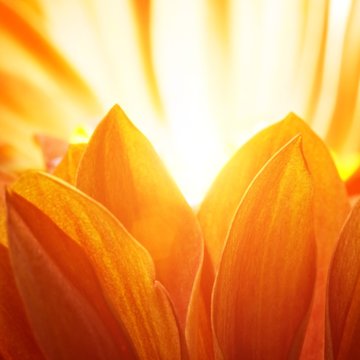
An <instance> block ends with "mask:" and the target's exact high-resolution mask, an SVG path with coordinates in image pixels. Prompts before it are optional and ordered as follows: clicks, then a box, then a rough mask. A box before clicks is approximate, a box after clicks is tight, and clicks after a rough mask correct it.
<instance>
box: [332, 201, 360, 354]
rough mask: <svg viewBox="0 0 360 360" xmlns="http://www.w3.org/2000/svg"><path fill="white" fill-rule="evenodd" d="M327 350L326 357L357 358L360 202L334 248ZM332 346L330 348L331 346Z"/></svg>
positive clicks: (359, 319) (358, 336)
mask: <svg viewBox="0 0 360 360" xmlns="http://www.w3.org/2000/svg"><path fill="white" fill-rule="evenodd" d="M327 313H328V326H327V329H329V333H327V337H326V350H327V352H328V354H327V355H328V357H327V358H329V359H332V357H331V351H333V359H359V358H360V347H359V344H360V202H358V203H357V204H356V205H355V207H354V209H353V211H352V213H351V215H350V218H349V219H348V221H347V223H346V225H345V227H344V229H343V231H342V233H341V235H340V239H339V242H338V246H337V249H336V251H335V254H334V257H333V261H332V265H331V269H330V275H329V287H328V311H327ZM331 347H332V349H331Z"/></svg>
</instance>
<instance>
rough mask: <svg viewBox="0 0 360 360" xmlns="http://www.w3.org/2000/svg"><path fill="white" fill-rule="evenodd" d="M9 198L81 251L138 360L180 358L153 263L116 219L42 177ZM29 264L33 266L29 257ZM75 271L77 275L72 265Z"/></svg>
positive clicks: (32, 176)
mask: <svg viewBox="0 0 360 360" xmlns="http://www.w3.org/2000/svg"><path fill="white" fill-rule="evenodd" d="M12 194H13V195H12V197H11V201H12V202H15V201H16V202H17V203H18V206H17V208H16V209H17V211H20V210H19V209H24V208H25V207H24V205H23V204H20V199H21V198H23V201H24V200H27V201H28V202H29V203H30V204H31V206H32V207H33V208H37V209H39V210H40V211H41V212H43V213H44V215H46V216H47V217H48V218H49V219H50V220H51V221H52V222H53V223H54V224H55V225H56V226H57V227H58V228H59V229H60V230H61V231H62V232H64V233H65V234H66V236H67V237H68V238H70V239H72V240H73V241H74V242H75V243H76V244H77V245H78V246H79V247H81V248H82V250H83V251H84V253H85V255H86V257H87V258H88V261H89V263H90V264H91V266H92V268H93V270H94V274H95V276H96V278H97V279H98V282H99V287H100V289H101V291H102V293H103V296H104V298H105V299H106V302H107V304H108V305H109V308H111V309H112V311H113V313H114V315H115V317H116V318H117V320H118V321H119V323H120V324H121V326H122V328H123V331H124V332H125V333H126V334H128V336H129V339H131V341H132V343H133V345H134V349H136V352H137V355H138V357H139V358H141V359H158V358H159V359H160V358H161V359H167V358H169V357H170V358H174V359H178V358H180V352H181V349H180V341H179V333H178V328H177V325H176V321H175V318H174V315H173V311H172V309H171V305H170V303H169V301H168V299H167V296H166V294H165V293H164V291H163V290H162V288H161V286H158V285H156V282H155V283H154V268H153V263H152V260H151V258H150V256H149V254H148V253H147V251H146V250H145V249H144V248H143V247H142V246H141V245H139V244H138V243H137V242H136V241H134V239H133V238H132V237H131V236H130V235H129V234H128V232H127V231H126V230H125V229H124V228H123V227H122V226H121V224H120V223H119V222H118V221H117V219H115V218H114V217H113V216H112V215H111V214H110V213H109V212H108V211H107V210H106V209H105V208H103V207H102V206H101V205H99V204H98V203H96V202H94V201H92V200H91V199H89V198H88V197H87V196H85V195H83V194H81V193H80V192H78V191H77V190H76V189H75V188H72V187H70V186H69V185H67V184H66V183H64V182H60V181H59V180H57V179H56V178H54V177H51V176H48V175H46V174H40V173H29V174H27V175H25V176H23V177H22V178H20V179H19V180H18V181H17V182H16V183H15V184H14V186H13V187H12ZM21 217H22V218H23V219H24V220H25V221H26V222H27V224H28V226H32V227H34V226H35V225H34V219H33V218H31V217H30V212H29V211H28V210H25V211H22V213H21ZM28 217H29V219H28ZM28 220H31V221H29V222H28ZM37 226H38V227H37V232H36V236H41V231H42V225H41V223H38V225H37ZM33 231H34V230H33ZM15 240H16V239H15ZM16 244H18V246H19V247H20V248H19V249H18V250H16V252H15V251H14V254H15V256H16V254H17V253H19V252H20V250H21V243H20V242H16ZM54 251H56V249H54ZM23 252H25V251H23ZM23 252H21V253H23ZM54 258H56V259H58V260H59V259H60V256H59V255H58V254H56V255H54ZM27 259H28V260H27V261H29V262H31V261H32V259H33V256H28V257H27ZM63 263H64V259H63ZM71 263H72V262H71ZM65 265H66V264H65ZM73 266H74V267H75V270H76V264H73ZM75 270H73V275H72V276H74V271H75ZM61 275H62V276H64V273H63V272H62V273H61ZM44 276H45V275H44ZM45 285H46V286H47V285H48V284H47V283H46V284H45ZM29 292H30V290H29ZM35 298H36V299H37V297H35ZM75 304H76V303H75ZM95 344H96V343H95ZM170 354H171V356H170Z"/></svg>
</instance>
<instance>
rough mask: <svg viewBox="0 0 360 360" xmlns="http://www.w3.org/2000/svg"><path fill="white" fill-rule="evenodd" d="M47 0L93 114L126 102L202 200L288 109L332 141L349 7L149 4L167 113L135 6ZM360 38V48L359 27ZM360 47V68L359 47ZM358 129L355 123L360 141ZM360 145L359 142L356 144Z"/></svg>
mask: <svg viewBox="0 0 360 360" xmlns="http://www.w3.org/2000/svg"><path fill="white" fill-rule="evenodd" d="M42 2H43V4H44V5H45V10H46V15H47V17H48V19H49V21H48V27H49V30H50V33H51V34H52V37H53V40H54V42H55V43H56V44H58V46H59V48H60V49H61V51H62V52H63V53H64V54H65V55H66V57H67V58H69V59H70V60H71V62H72V63H73V64H74V65H75V66H76V68H77V69H78V71H79V73H80V74H82V75H83V77H84V78H85V79H86V80H87V81H88V82H89V84H90V85H91V87H92V88H93V89H94V92H95V93H96V95H97V96H98V97H99V99H100V100H101V102H102V105H103V112H102V114H100V113H96V114H93V118H97V119H99V118H100V116H102V115H103V114H104V113H105V112H106V111H108V110H109V108H110V107H111V106H112V105H113V104H114V103H115V102H117V103H119V104H120V106H122V107H123V108H124V110H125V112H126V113H127V114H128V116H129V118H130V119H131V120H132V121H133V122H134V123H135V124H136V125H137V126H138V127H139V128H140V129H141V130H142V131H143V132H144V133H145V135H146V136H148V137H149V139H150V140H151V141H152V143H153V144H154V145H155V147H156V149H157V150H158V152H159V153H160V155H161V156H162V158H163V159H164V161H165V163H166V165H167V167H168V168H169V169H170V171H171V173H172V174H173V176H174V177H175V179H176V181H177V182H178V184H179V185H180V187H181V189H182V191H183V192H184V194H185V195H186V197H187V198H188V200H189V201H190V202H191V203H192V204H197V203H199V201H200V200H201V199H202V197H203V196H204V193H205V192H206V190H207V188H208V187H209V185H210V183H211V181H212V180H213V178H214V176H215V175H216V174H217V173H218V171H219V169H220V167H221V166H222V165H223V164H224V163H225V162H226V160H227V159H228V158H229V157H230V156H231V154H232V153H233V152H234V151H235V150H236V149H237V148H238V147H239V146H240V145H241V144H242V143H243V142H244V141H245V140H246V139H248V138H249V136H250V135H251V134H253V133H254V132H255V130H259V129H260V128H261V127H264V126H267V125H269V124H271V123H272V122H274V121H277V120H280V119H281V118H283V117H284V116H286V114H287V113H289V112H290V111H293V112H296V113H297V114H298V115H300V116H302V117H304V118H305V119H306V120H308V121H309V123H311V124H312V125H313V126H314V128H315V130H316V131H317V132H318V133H319V134H320V135H322V136H325V135H326V133H327V130H328V127H329V119H331V115H332V113H333V110H334V104H335V103H336V98H337V96H338V84H339V79H340V76H341V74H340V72H341V61H342V53H343V50H344V49H343V47H344V36H345V34H346V32H345V30H346V26H347V21H348V18H349V12H350V10H351V6H352V2H351V0H331V1H328V0H317V1H313V2H311V1H288V0H257V1H248V0H229V1H228V2H227V3H228V9H227V13H223V14H222V15H220V14H218V12H217V10H216V8H215V5H214V4H215V2H211V1H206V0H200V1H193V0H171V1H169V0H153V1H151V6H152V8H151V21H150V24H151V28H149V29H147V31H148V35H149V42H150V43H149V48H150V49H151V56H152V61H153V66H154V68H153V71H154V75H155V78H156V82H157V86H158V90H159V95H160V98H161V102H162V106H163V112H162V113H161V112H159V111H157V110H158V109H156V105H155V104H154V103H153V96H152V95H153V94H152V93H151V87H150V86H149V84H148V83H147V79H148V77H147V75H148V74H147V72H146V71H147V70H146V68H145V67H144V64H143V59H142V52H141V48H140V43H139V36H138V35H139V32H138V30H139V28H141V27H143V26H144V24H142V23H139V22H138V20H137V19H136V16H135V11H134V4H135V2H133V1H131V0H103V1H91V2H86V1H85V0H82V1H79V2H74V1H70V0H62V1H52V0H42ZM85 4H86V5H85ZM327 4H329V6H330V8H329V9H330V14H329V18H326V11H325V9H326V6H327ZM217 6H220V7H221V6H223V5H222V4H221V2H219V3H217ZM358 8H359V7H358ZM224 14H225V15H224ZM220 16H225V18H226V16H227V18H226V19H227V20H226V21H227V22H226V23H225V24H224V23H221V21H220V20H219V18H220ZM218 17H219V18H218ZM359 23H360V22H359ZM326 24H327V26H325V25H326ZM224 26H225V27H226V26H227V29H224ZM221 27H223V28H221ZM224 34H225V35H224ZM226 34H227V35H226ZM352 36H353V39H354V42H356V41H357V39H358V31H354V34H352ZM354 51H355V53H354V61H355V60H356V59H357V56H358V55H357V54H358V52H359V46H355V50H354ZM349 56H350V55H349ZM359 103H360V98H359V99H358V101H357V104H359ZM359 108H360V105H358V106H357V108H356V110H355V114H358V113H359V111H360V110H359ZM354 118H355V115H354ZM358 118H359V117H358ZM82 120H83V119H79V121H82ZM359 126H360V125H359V120H356V119H355V120H354V121H353V128H354V132H356V134H358V133H359ZM358 143H359V141H358V135H353V136H352V137H349V143H348V145H346V146H347V147H348V148H349V149H350V148H351V149H354V144H358ZM357 146H358V147H359V145H357ZM352 151H353V150H352Z"/></svg>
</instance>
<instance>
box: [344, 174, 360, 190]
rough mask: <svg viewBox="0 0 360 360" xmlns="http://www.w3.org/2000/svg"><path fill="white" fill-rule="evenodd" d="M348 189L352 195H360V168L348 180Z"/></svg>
mask: <svg viewBox="0 0 360 360" xmlns="http://www.w3.org/2000/svg"><path fill="white" fill-rule="evenodd" d="M346 189H347V192H348V194H349V195H350V196H355V195H360V168H358V169H357V170H356V171H355V173H354V174H353V175H351V177H350V178H349V179H348V180H347V181H346Z"/></svg>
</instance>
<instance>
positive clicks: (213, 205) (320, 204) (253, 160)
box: [199, 114, 349, 266]
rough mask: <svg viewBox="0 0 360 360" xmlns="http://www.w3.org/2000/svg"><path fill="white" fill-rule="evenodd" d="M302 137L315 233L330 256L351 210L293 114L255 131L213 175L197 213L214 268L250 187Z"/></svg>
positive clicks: (321, 152)
mask: <svg viewBox="0 0 360 360" xmlns="http://www.w3.org/2000/svg"><path fill="white" fill-rule="evenodd" d="M297 134H301V136H302V139H303V151H304V156H305V159H306V162H307V165H308V167H309V170H310V173H311V175H312V177H313V178H314V201H315V217H314V219H315V232H316V237H317V241H318V243H319V245H320V248H319V251H320V253H321V254H322V255H324V256H325V257H326V258H329V256H330V254H331V252H332V250H333V245H334V242H335V241H336V240H337V237H338V233H339V230H340V229H341V226H342V224H343V222H344V219H345V218H346V215H347V213H348V211H349V204H348V200H347V196H346V191H345V187H344V184H343V183H342V181H341V180H340V177H339V175H338V173H337V170H336V168H335V165H334V164H333V161H332V159H331V156H330V154H329V152H328V150H327V148H326V146H325V145H324V144H323V142H322V141H321V140H320V139H319V138H318V137H317V136H316V135H315V133H314V132H313V131H312V130H311V129H310V128H309V127H308V126H307V125H306V124H305V123H304V122H303V121H302V120H301V119H299V118H298V117H297V116H296V115H294V114H290V115H288V116H287V117H286V118H285V119H284V120H283V121H280V122H279V123H277V124H275V125H272V126H270V127H268V128H267V129H265V130H263V131H261V132H259V133H258V134H257V135H255V136H254V137H253V138H252V139H251V140H250V141H249V142H247V143H246V144H245V145H244V146H243V147H241V148H240V150H239V151H238V152H237V153H236V154H235V155H234V157H233V158H232V159H231V160H230V161H229V162H228V164H227V165H226V166H225V167H224V169H223V170H222V171H221V173H220V174H219V176H218V177H217V179H216V181H215V182H214V185H213V186H212V188H211V190H210V191H209V193H208V195H207V196H206V198H205V200H204V202H203V204H202V206H201V209H200V211H199V220H200V223H201V225H202V228H203V231H204V237H205V242H206V245H207V246H208V249H209V253H210V256H211V259H212V261H213V263H214V264H215V266H217V264H218V262H219V261H220V254H221V251H222V248H223V244H224V241H225V238H226V234H227V232H228V230H229V225H230V222H231V220H232V218H233V216H234V213H235V211H236V209H237V207H238V204H239V202H240V200H241V198H242V196H243V194H244V192H245V190H246V189H247V187H248V185H249V184H250V182H251V181H252V179H253V178H254V176H255V175H256V174H257V173H258V171H259V170H260V169H261V168H262V167H263V166H264V164H265V163H266V162H267V161H268V159H269V158H270V157H271V156H272V155H274V153H275V152H276V151H278V150H279V149H280V148H281V147H282V146H283V145H285V144H286V143H287V142H288V141H289V140H290V139H291V138H292V137H293V136H295V135H297Z"/></svg>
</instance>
